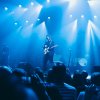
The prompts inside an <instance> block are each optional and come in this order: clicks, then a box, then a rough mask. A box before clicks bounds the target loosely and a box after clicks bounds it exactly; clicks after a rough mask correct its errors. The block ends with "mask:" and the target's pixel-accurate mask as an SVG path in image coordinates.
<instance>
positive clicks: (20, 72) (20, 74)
mask: <svg viewBox="0 0 100 100" xmlns="http://www.w3.org/2000/svg"><path fill="white" fill-rule="evenodd" d="M13 74H14V75H15V76H18V77H23V76H26V75H27V73H26V71H25V70H24V69H22V68H15V69H14V70H13Z"/></svg>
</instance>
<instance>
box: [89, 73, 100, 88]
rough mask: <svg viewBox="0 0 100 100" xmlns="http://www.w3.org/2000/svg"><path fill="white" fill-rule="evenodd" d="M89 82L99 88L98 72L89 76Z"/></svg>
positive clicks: (99, 74)
mask: <svg viewBox="0 0 100 100" xmlns="http://www.w3.org/2000/svg"><path fill="white" fill-rule="evenodd" d="M91 82H92V83H93V84H95V85H97V86H100V72H95V73H93V74H92V75H91Z"/></svg>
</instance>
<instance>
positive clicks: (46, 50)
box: [44, 45, 58, 55]
mask: <svg viewBox="0 0 100 100" xmlns="http://www.w3.org/2000/svg"><path fill="white" fill-rule="evenodd" d="M56 47H58V45H54V46H52V47H45V48H44V54H45V55H46V54H47V53H49V52H50V50H51V49H53V48H56Z"/></svg>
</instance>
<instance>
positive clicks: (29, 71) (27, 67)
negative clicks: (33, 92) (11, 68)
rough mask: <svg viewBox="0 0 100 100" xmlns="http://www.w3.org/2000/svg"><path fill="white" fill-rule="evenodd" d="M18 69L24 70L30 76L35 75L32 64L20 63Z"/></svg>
mask: <svg viewBox="0 0 100 100" xmlns="http://www.w3.org/2000/svg"><path fill="white" fill-rule="evenodd" d="M17 67H18V68H22V69H24V70H25V71H26V72H27V74H28V75H31V74H33V67H32V65H31V64H30V63H27V62H20V63H19V64H18V66H17Z"/></svg>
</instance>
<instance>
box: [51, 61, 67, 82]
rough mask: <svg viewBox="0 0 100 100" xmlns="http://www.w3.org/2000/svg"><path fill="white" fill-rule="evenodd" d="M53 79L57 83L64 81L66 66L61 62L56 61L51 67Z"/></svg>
mask: <svg viewBox="0 0 100 100" xmlns="http://www.w3.org/2000/svg"><path fill="white" fill-rule="evenodd" d="M52 74H53V80H54V81H55V82H58V83H64V81H65V78H66V66H65V65H64V64H63V63H59V62H56V63H55V64H54V66H53V67H52Z"/></svg>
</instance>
